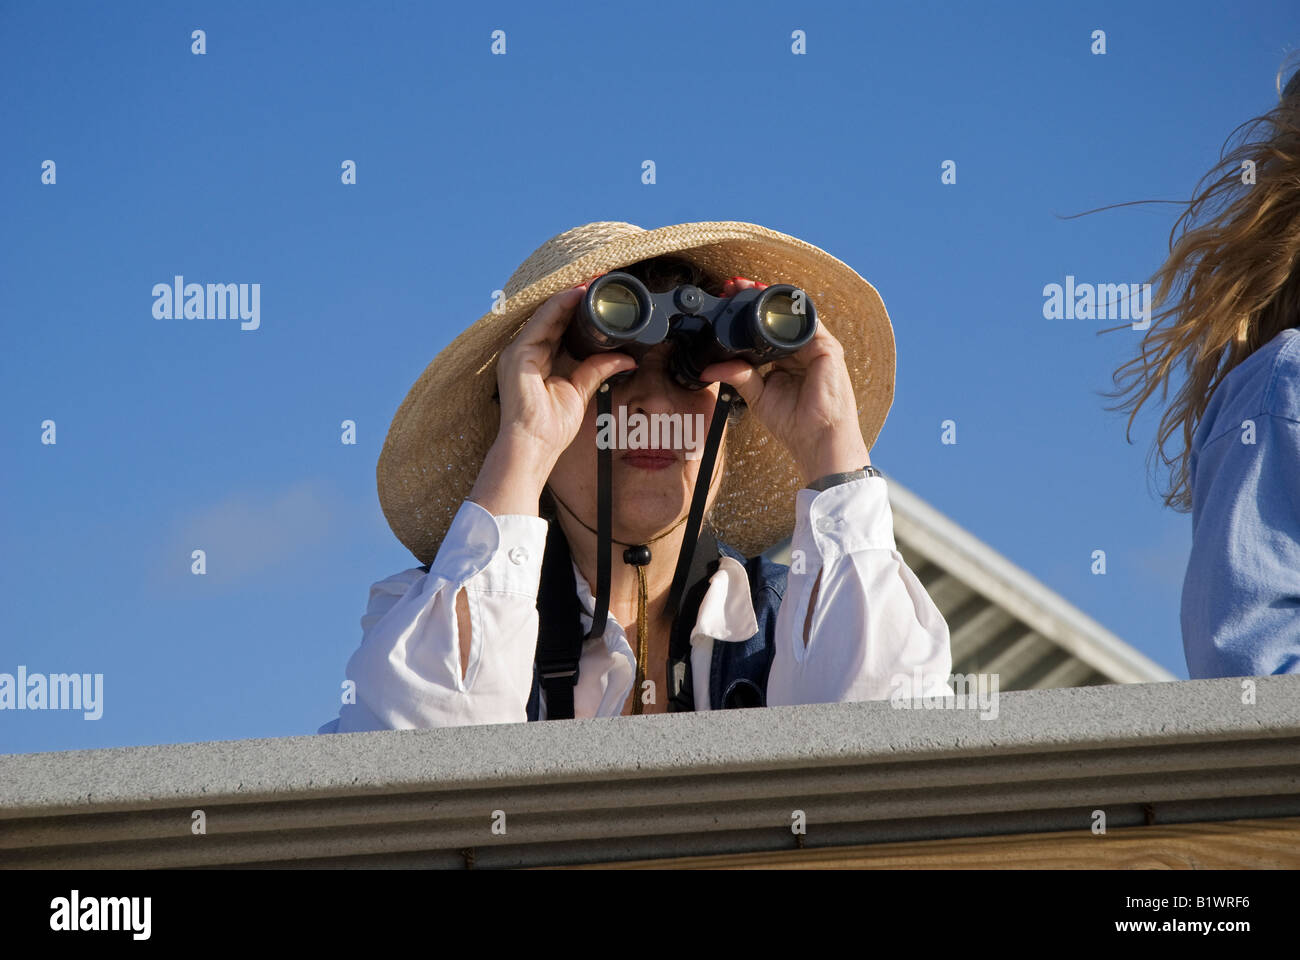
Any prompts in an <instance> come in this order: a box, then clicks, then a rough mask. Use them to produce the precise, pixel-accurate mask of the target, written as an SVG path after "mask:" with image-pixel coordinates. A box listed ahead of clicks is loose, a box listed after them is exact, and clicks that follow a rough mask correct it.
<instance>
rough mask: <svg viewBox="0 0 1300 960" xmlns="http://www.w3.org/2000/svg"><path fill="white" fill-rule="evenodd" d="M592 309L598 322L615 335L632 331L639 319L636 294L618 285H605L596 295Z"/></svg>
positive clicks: (639, 308) (639, 310)
mask: <svg viewBox="0 0 1300 960" xmlns="http://www.w3.org/2000/svg"><path fill="white" fill-rule="evenodd" d="M593 305H594V307H595V309H596V314H597V315H598V316H599V317H600V322H601V323H603V324H604V325H605V327H606V328H607V329H609V330H612V331H614V332H615V333H623V332H625V331H627V330H631V329H633V328H634V327H635V326H636V325H637V320H638V319H640V315H641V307H640V304H639V303H638V302H637V298H636V294H634V293H633V292H632V291H631V290H629V289H628V288H627V287H625V286H623V285H622V284H620V283H607V284H605V286H603V287H601V288H600V290H599V291H597V293H596V297H595V301H594V304H593Z"/></svg>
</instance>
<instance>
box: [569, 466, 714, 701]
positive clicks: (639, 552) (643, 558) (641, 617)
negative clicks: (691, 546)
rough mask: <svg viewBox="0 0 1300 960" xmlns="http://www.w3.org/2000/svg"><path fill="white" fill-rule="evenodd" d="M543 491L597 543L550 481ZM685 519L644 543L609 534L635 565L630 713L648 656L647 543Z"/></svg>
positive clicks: (666, 532) (641, 684)
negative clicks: (633, 656)
mask: <svg viewBox="0 0 1300 960" xmlns="http://www.w3.org/2000/svg"><path fill="white" fill-rule="evenodd" d="M546 491H547V492H548V493H549V494H550V495H551V496H552V497H553V498H554V499H555V502H556V503H558V504H559V505H560V506H562V507H563V508H564V509H565V510H566V511H568V514H569V516H571V517H573V519H574V520H577V521H578V523H581V524H582V525H583V526H584V527H586V528H587V530H588V531H590V532H591V533H595V534H596V535H597V541H596V542H597V545H598V546H599V543H600V540H599V533H598V531H596V530H593V529H592V528H591V527H589V526H587V524H586V523H585V522H584V521H583V519H582V518H581V517H580V516H578V515H577V514H576V513H574V512H573V508H572V507H570V506H569V505H568V504H567V503H565V502H564V501H563V500H561V499H560V498H559V497H558V496H556V493H555V491H554V490H552V489H551V488H550V485H549V484H548V485H547V487H546ZM688 519H690V515H689V514H687V515H686V516H684V517H682V518H681V519H680V520H678V521H677V522H676V523H674V524H673V525H672V526H671V527H669V528H668V529H667V530H665V531H664V532H663V533H661V534H659V536H657V537H653V538H651V539H650V540H647V541H646V542H645V543H626V542H624V541H622V540H615V539H614V538H613V537H612V536H611V537H610V540H612V541H613V542H614V543H617V544H618V545H619V546H621V547H627V549H626V550H624V551H623V562H624V563H626V564H629V565H631V566H634V567H636V679H635V680H634V681H633V684H632V713H633V714H634V715H639V714H640V713H641V688H642V686H643V685H644V684H645V675H646V663H647V661H648V660H649V651H648V646H649V642H650V637H649V634H650V624H649V618H648V617H647V616H646V595H647V587H646V577H645V568H646V566H647V564H649V563H650V544H652V543H655V542H657V541H659V540H662V539H663V538H664V537H666V536H668V535H669V534H670V533H672V532H673V531H674V530H676V529H677V528H678V527H680V526H681V525H682V524H683V523H685V522H686V521H687V520H688Z"/></svg>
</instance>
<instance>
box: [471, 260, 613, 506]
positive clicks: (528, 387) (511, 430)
mask: <svg viewBox="0 0 1300 960" xmlns="http://www.w3.org/2000/svg"><path fill="white" fill-rule="evenodd" d="M586 291H587V284H585V283H583V284H579V285H578V286H576V287H571V288H570V289H568V290H563V291H561V292H560V293H557V294H555V295H554V296H553V297H551V298H550V299H549V300H547V301H546V302H545V303H543V304H542V305H541V306H540V307H538V308H537V311H536V312H535V313H534V314H533V315H532V316H531V317H530V318H529V319H528V322H527V323H525V324H524V326H523V328H522V329H521V330H520V331H519V333H518V334H517V335H516V336H515V338H514V339H513V340H512V341H510V343H509V344H508V345H507V346H506V347H505V348H504V349H503V350H502V351H501V353H500V355H499V356H498V357H497V388H498V392H499V394H500V398H501V426H500V428H499V429H498V431H497V438H496V441H495V442H494V443H493V444H492V447H491V448H490V449H489V451H488V454H487V456H486V457H485V458H484V461H483V467H482V469H480V471H479V476H478V480H477V481H476V482H475V484H474V489H473V490H472V491H471V492H470V496H469V498H470V499H471V500H473V501H474V502H476V503H478V504H479V505H480V506H482V507H484V508H485V509H487V510H488V511H489V512H491V513H493V514H498V515H500V514H507V513H524V514H533V515H535V514H536V513H537V501H538V498H539V497H540V496H541V492H542V488H543V487H544V486H545V484H546V481H547V478H548V477H550V475H551V469H552V468H553V467H554V466H555V462H556V460H557V459H559V456H560V454H561V453H563V452H564V450H565V449H566V448H567V447H568V446H569V444H570V443H572V442H573V439H574V437H576V436H577V435H578V430H579V429H580V428H581V426H582V422H583V420H584V419H585V418H586V415H587V406H588V405H589V404H590V402H591V398H592V397H593V396H594V395H595V393H596V390H597V388H598V387H599V386H600V385H601V383H603V382H604V381H605V380H607V379H609V378H610V377H612V376H613V375H614V374H616V373H619V372H620V371H623V370H632V369H634V368H635V367H636V361H635V360H633V359H632V358H631V357H630V356H628V355H627V354H625V353H618V352H616V351H610V352H606V353H597V354H593V355H592V356H590V357H588V358H587V359H586V360H583V361H582V362H581V363H577V362H576V361H574V360H573V359H572V358H570V357H569V356H568V355H567V354H563V355H559V351H560V344H561V342H562V340H563V338H564V331H565V330H566V329H567V328H568V325H569V322H570V320H572V318H573V314H574V310H575V309H576V308H577V306H578V304H579V302H580V301H581V300H582V297H583V296H584V295H585V293H586Z"/></svg>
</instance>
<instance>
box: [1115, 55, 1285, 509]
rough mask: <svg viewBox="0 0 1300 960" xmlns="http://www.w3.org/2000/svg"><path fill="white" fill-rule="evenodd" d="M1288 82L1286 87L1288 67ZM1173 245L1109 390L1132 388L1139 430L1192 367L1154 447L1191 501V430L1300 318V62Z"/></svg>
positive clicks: (1197, 197)
mask: <svg viewBox="0 0 1300 960" xmlns="http://www.w3.org/2000/svg"><path fill="white" fill-rule="evenodd" d="M1277 84H1278V88H1279V89H1280V90H1281V87H1282V84H1281V71H1279V73H1278V81H1277ZM1239 134H1240V135H1241V142H1240V143H1239V145H1238V146H1236V147H1235V148H1234V149H1232V150H1231V151H1229V145H1230V144H1232V142H1233V140H1234V139H1235V138H1236V137H1237V136H1238V135H1239ZM1248 161H1249V163H1248ZM1252 163H1253V165H1254V168H1253V169H1254V181H1255V182H1254V183H1250V182H1248V179H1249V178H1248V177H1247V173H1246V171H1247V169H1248V167H1249V166H1250V164H1252ZM1180 231H1181V234H1182V235H1181V236H1178V234H1179V232H1180ZM1175 237H1177V240H1175ZM1169 250H1170V253H1169V258H1168V259H1167V260H1166V261H1165V263H1164V265H1163V266H1162V267H1161V268H1160V269H1159V270H1158V271H1157V272H1156V273H1155V274H1154V275H1153V276H1152V278H1151V283H1152V286H1153V287H1154V288H1155V290H1156V293H1155V297H1154V301H1155V305H1156V306H1155V309H1154V312H1153V313H1152V315H1151V327H1150V329H1149V330H1148V332H1147V334H1146V336H1145V337H1144V338H1143V340H1142V343H1141V346H1140V349H1139V354H1138V356H1137V357H1135V358H1133V359H1132V360H1130V361H1128V362H1127V363H1125V364H1124V365H1122V366H1121V367H1120V368H1119V369H1118V370H1116V371H1115V374H1114V376H1113V380H1114V383H1115V385H1116V387H1117V388H1118V389H1117V390H1115V391H1113V392H1111V393H1109V394H1106V396H1109V397H1113V398H1123V400H1122V402H1121V403H1118V404H1116V405H1115V406H1113V407H1111V408H1110V409H1114V410H1127V411H1130V413H1129V418H1128V425H1127V430H1126V436H1129V435H1130V434H1131V432H1132V429H1133V421H1134V419H1135V418H1136V417H1137V414H1138V411H1139V409H1141V407H1142V405H1143V404H1145V403H1146V401H1147V400H1149V399H1150V398H1151V396H1152V394H1154V393H1155V392H1156V390H1157V389H1159V390H1160V391H1161V401H1162V402H1163V401H1164V400H1165V399H1166V398H1167V396H1168V393H1169V384H1170V381H1171V378H1172V375H1173V373H1174V371H1175V369H1176V368H1180V367H1181V368H1183V369H1185V371H1186V379H1185V380H1184V382H1183V385H1182V387H1181V389H1179V391H1178V393H1177V394H1176V396H1175V397H1174V400H1173V402H1172V403H1171V404H1170V405H1169V407H1168V409H1167V410H1166V411H1165V413H1164V416H1163V417H1162V418H1161V420H1160V425H1159V429H1158V431H1157V435H1156V439H1155V442H1154V443H1153V445H1152V449H1151V459H1152V460H1154V459H1155V458H1157V457H1158V458H1159V460H1160V461H1161V462H1162V463H1163V464H1164V466H1165V467H1167V468H1169V470H1170V476H1169V482H1168V484H1167V486H1166V487H1165V489H1164V490H1163V491H1162V495H1163V497H1164V502H1165V505H1166V506H1171V507H1173V508H1174V509H1176V510H1179V511H1182V512H1186V511H1188V510H1190V509H1191V504H1192V492H1191V486H1190V479H1189V476H1188V467H1189V459H1190V456H1191V445H1192V438H1193V435H1194V434H1195V432H1196V428H1197V426H1198V425H1199V423H1200V420H1201V417H1202V416H1203V415H1204V413H1205V408H1206V406H1207V404H1208V403H1209V402H1210V397H1211V395H1212V394H1213V393H1214V391H1215V389H1216V388H1217V387H1218V386H1219V384H1220V383H1221V382H1222V381H1223V378H1224V377H1225V376H1227V375H1228V373H1229V372H1230V371H1231V370H1232V369H1233V368H1234V367H1236V366H1237V365H1238V364H1239V363H1241V362H1242V361H1243V360H1245V359H1246V358H1247V357H1248V356H1250V355H1251V354H1252V353H1254V352H1255V351H1256V350H1258V349H1259V348H1260V347H1261V346H1263V345H1264V344H1266V343H1268V342H1269V341H1270V340H1271V339H1273V337H1275V336H1276V335H1277V334H1278V333H1280V332H1281V331H1282V330H1284V329H1286V328H1287V327H1290V326H1294V325H1295V324H1297V323H1300V70H1297V71H1296V72H1295V73H1294V74H1293V75H1292V77H1291V79H1290V81H1289V82H1288V83H1287V85H1286V88H1285V90H1283V91H1282V92H1281V94H1280V96H1279V103H1278V105H1277V106H1276V107H1275V108H1273V109H1272V110H1270V111H1269V112H1268V113H1265V114H1263V115H1261V116H1258V117H1254V118H1253V119H1251V120H1248V121H1246V122H1245V123H1243V124H1241V125H1240V126H1239V127H1237V129H1236V130H1234V131H1233V133H1232V134H1231V135H1230V136H1229V137H1228V140H1227V141H1226V142H1225V144H1224V147H1223V150H1221V151H1220V160H1219V163H1218V164H1217V165H1216V166H1214V167H1213V168H1212V169H1211V170H1210V171H1209V172H1208V173H1207V174H1206V175H1205V176H1204V177H1202V178H1201V180H1200V182H1199V183H1198V184H1197V187H1196V190H1195V191H1194V192H1193V198H1192V199H1191V200H1190V201H1188V203H1187V204H1186V208H1185V209H1184V210H1183V212H1182V214H1181V215H1180V216H1179V217H1178V219H1177V221H1175V223H1174V226H1173V228H1172V229H1171V230H1170V233H1169ZM1150 465H1151V464H1150V462H1149V466H1150Z"/></svg>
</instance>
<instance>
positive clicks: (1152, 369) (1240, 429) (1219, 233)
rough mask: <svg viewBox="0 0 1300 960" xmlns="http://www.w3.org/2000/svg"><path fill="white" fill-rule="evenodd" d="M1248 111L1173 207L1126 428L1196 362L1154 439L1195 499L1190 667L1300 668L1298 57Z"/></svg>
mask: <svg viewBox="0 0 1300 960" xmlns="http://www.w3.org/2000/svg"><path fill="white" fill-rule="evenodd" d="M1279 86H1280V84H1279ZM1243 127H1244V128H1245V129H1247V130H1248V131H1250V133H1251V134H1254V136H1249V135H1248V136H1246V137H1244V138H1243V142H1242V144H1241V146H1239V147H1238V148H1237V149H1235V150H1233V151H1231V152H1230V153H1229V154H1228V155H1227V156H1226V157H1224V159H1223V160H1222V161H1221V162H1220V164H1219V165H1218V166H1216V167H1215V168H1214V169H1213V170H1211V171H1210V173H1209V174H1207V176H1206V177H1205V178H1204V179H1203V180H1202V184H1203V185H1204V184H1206V183H1207V182H1208V186H1204V188H1203V189H1201V188H1198V192H1197V194H1196V195H1195V197H1194V199H1193V200H1192V201H1191V202H1190V203H1189V205H1188V207H1187V209H1186V210H1185V211H1184V212H1183V214H1182V216H1181V217H1179V219H1178V221H1177V223H1175V225H1174V232H1177V230H1178V228H1179V227H1180V226H1182V227H1183V235H1182V236H1181V237H1180V238H1179V240H1178V242H1177V244H1176V245H1175V244H1174V243H1173V234H1172V233H1171V238H1170V239H1171V243H1170V256H1169V259H1168V260H1167V261H1166V262H1165V264H1164V266H1163V267H1162V268H1161V269H1160V271H1159V272H1158V273H1157V274H1156V276H1155V278H1154V282H1156V283H1158V288H1157V294H1156V299H1157V301H1158V302H1160V303H1162V304H1166V306H1164V307H1162V308H1161V310H1160V311H1159V312H1157V313H1156V315H1155V318H1153V322H1152V325H1151V329H1150V331H1149V332H1148V333H1147V335H1146V338H1145V339H1144V340H1143V343H1142V349H1141V353H1140V355H1139V356H1138V357H1137V358H1135V359H1134V360H1131V361H1129V362H1128V363H1126V364H1125V365H1124V366H1123V367H1121V368H1120V369H1119V370H1118V371H1117V372H1116V376H1115V380H1116V384H1117V385H1120V386H1121V387H1122V389H1121V390H1119V391H1118V392H1117V393H1116V394H1115V396H1121V397H1122V396H1125V395H1126V394H1127V399H1125V400H1124V402H1123V403H1122V404H1120V408H1121V409H1131V411H1132V413H1131V415H1130V417H1129V427H1130V428H1131V427H1132V424H1133V418H1134V417H1136V416H1137V412H1138V410H1139V409H1140V408H1141V406H1142V405H1143V404H1144V403H1145V402H1146V401H1147V400H1148V399H1149V398H1150V397H1151V395H1152V394H1153V393H1154V392H1155V391H1156V390H1157V389H1159V390H1160V391H1161V396H1162V397H1163V396H1165V391H1166V390H1167V389H1168V387H1169V383H1170V381H1171V379H1172V376H1173V373H1174V370H1175V369H1176V368H1179V367H1181V368H1183V369H1184V370H1185V371H1186V379H1185V380H1184V382H1183V384H1182V387H1181V389H1179V391H1178V393H1177V395H1176V397H1175V399H1174V402H1173V403H1172V404H1171V405H1170V407H1169V409H1168V410H1167V411H1166V412H1165V414H1164V418H1163V419H1162V420H1161V422H1160V428H1159V433H1158V435H1157V439H1156V443H1155V448H1154V449H1153V453H1157V452H1158V454H1159V456H1160V458H1161V459H1162V461H1163V462H1164V463H1165V465H1167V466H1169V467H1171V480H1170V484H1169V486H1168V488H1167V490H1166V492H1165V503H1166V504H1167V505H1170V506H1173V507H1175V508H1176V509H1178V510H1182V511H1185V510H1187V509H1188V508H1190V509H1191V511H1192V550H1191V556H1190V558H1189V560H1188V564H1187V573H1186V577H1185V579H1184V582H1183V596H1182V630H1183V649H1184V653H1185V654H1186V657H1187V669H1188V673H1189V674H1190V676H1191V677H1192V678H1193V679H1196V678H1199V677H1231V676H1264V675H1269V674H1278V673H1297V672H1300V330H1298V329H1297V327H1296V324H1297V323H1300V72H1297V73H1296V74H1295V75H1293V76H1292V78H1291V80H1290V82H1289V83H1288V84H1287V85H1286V88H1285V90H1284V91H1283V92H1282V94H1281V97H1280V102H1279V104H1278V106H1277V107H1276V108H1274V109H1273V110H1271V111H1270V112H1269V113H1267V114H1265V115H1263V116H1261V117H1256V118H1255V119H1254V120H1252V121H1250V122H1248V123H1247V124H1243ZM1239 129H1241V128H1239Z"/></svg>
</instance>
